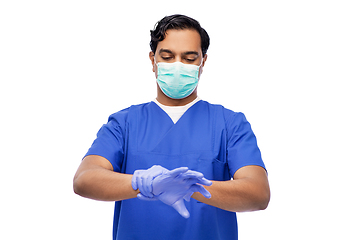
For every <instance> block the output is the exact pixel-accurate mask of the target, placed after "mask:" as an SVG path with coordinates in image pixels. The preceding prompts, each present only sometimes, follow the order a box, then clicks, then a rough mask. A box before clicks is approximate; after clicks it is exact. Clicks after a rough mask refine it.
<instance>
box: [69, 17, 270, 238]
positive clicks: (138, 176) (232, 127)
mask: <svg viewBox="0 0 360 240" xmlns="http://www.w3.org/2000/svg"><path fill="white" fill-rule="evenodd" d="M150 46H151V52H150V54H149V57H150V60H151V63H152V65H153V71H154V72H155V77H156V80H157V97H156V99H155V100H154V101H152V102H150V103H145V104H141V105H136V106H131V107H129V108H127V109H124V110H122V111H119V112H118V113H115V114H113V115H111V116H110V117H109V121H108V123H107V124H105V125H104V126H103V127H102V128H101V129H100V130H99V132H98V135H97V139H96V140H95V141H94V143H93V145H92V146H91V148H90V149H89V151H88V153H87V154H86V156H85V157H84V159H83V161H82V162H81V164H80V166H79V169H78V171H77V173H76V174H75V177H74V191H75V192H76V193H77V194H79V195H81V196H84V197H88V198H92V199H97V200H104V201H116V204H115V213H114V228H113V229H114V231H113V237H114V239H187V240H188V239H207V240H209V239H227V240H228V239H237V236H238V233H237V221H236V213H235V212H244V211H256V210H262V209H265V208H266V207H267V205H268V202H269V199H270V190H269V184H268V180H267V173H266V170H265V166H264V163H263V161H262V159H261V154H260V151H259V149H258V146H257V143H256V138H255V135H254V134H253V132H252V130H251V127H250V124H249V123H248V122H247V120H246V118H245V116H244V115H243V114H242V113H235V112H233V111H231V110H228V109H226V108H224V107H222V106H220V105H212V104H209V103H207V102H205V101H202V100H200V99H199V98H198V96H197V85H198V81H199V78H200V76H201V73H202V71H203V67H204V65H205V63H206V60H207V55H206V51H207V49H208V47H209V36H208V34H207V33H206V31H205V30H204V29H203V28H202V27H201V26H200V24H199V23H198V22H197V21H196V20H194V19H192V18H189V17H186V16H183V15H173V16H167V17H165V18H163V19H162V20H161V21H159V22H158V24H157V25H156V27H155V29H154V30H153V31H151V43H150ZM209 180H211V181H209ZM184 200H186V201H188V202H184Z"/></svg>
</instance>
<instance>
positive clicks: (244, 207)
mask: <svg viewBox="0 0 360 240" xmlns="http://www.w3.org/2000/svg"><path fill="white" fill-rule="evenodd" d="M212 182H213V184H212V185H211V186H210V187H205V188H206V189H207V190H208V191H209V192H210V193H211V198H209V199H207V198H205V197H204V196H202V195H201V194H199V193H197V192H196V193H194V194H193V195H192V197H193V198H194V199H196V200H198V201H200V202H203V203H206V204H208V205H211V206H214V207H218V208H221V209H224V210H227V211H231V212H248V211H256V210H263V209H265V208H266V207H267V204H268V195H267V194H266V193H262V192H261V190H259V189H254V184H252V183H249V182H247V181H246V180H230V181H212Z"/></svg>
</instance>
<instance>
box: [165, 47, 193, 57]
mask: <svg viewBox="0 0 360 240" xmlns="http://www.w3.org/2000/svg"><path fill="white" fill-rule="evenodd" d="M164 52H165V53H170V54H174V53H173V52H172V51H170V50H169V49H164V48H161V49H160V50H159V53H164ZM191 54H194V55H196V56H199V52H197V51H187V52H184V53H182V54H181V55H191Z"/></svg>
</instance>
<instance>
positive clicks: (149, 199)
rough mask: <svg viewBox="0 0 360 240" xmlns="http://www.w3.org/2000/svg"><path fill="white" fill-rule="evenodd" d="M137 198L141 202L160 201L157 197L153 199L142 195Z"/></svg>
mask: <svg viewBox="0 0 360 240" xmlns="http://www.w3.org/2000/svg"><path fill="white" fill-rule="evenodd" d="M137 197H138V199H140V200H145V201H157V200H158V199H157V198H155V197H152V198H149V197H146V196H144V195H142V194H141V193H139V194H138V195H137Z"/></svg>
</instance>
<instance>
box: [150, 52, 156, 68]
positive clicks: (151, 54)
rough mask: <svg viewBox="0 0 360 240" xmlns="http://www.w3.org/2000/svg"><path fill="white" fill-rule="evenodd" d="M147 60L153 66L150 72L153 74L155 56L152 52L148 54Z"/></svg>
mask: <svg viewBox="0 0 360 240" xmlns="http://www.w3.org/2000/svg"><path fill="white" fill-rule="evenodd" d="M149 58H150V61H151V64H152V66H153V68H152V71H153V72H155V54H154V53H153V52H152V51H150V52H149Z"/></svg>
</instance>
